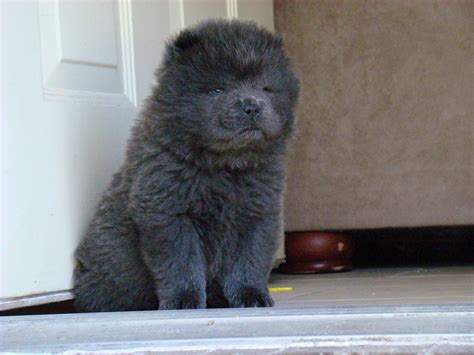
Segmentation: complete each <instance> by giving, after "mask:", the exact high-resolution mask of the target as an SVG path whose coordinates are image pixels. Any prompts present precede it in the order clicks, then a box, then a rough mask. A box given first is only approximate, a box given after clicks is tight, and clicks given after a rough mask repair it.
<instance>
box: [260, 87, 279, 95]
mask: <svg viewBox="0 0 474 355" xmlns="http://www.w3.org/2000/svg"><path fill="white" fill-rule="evenodd" d="M262 90H263V91H265V92H268V93H272V94H275V93H277V92H278V90H277V89H275V88H272V87H270V86H265V87H264V88H263V89H262Z"/></svg>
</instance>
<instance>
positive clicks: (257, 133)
mask: <svg viewBox="0 0 474 355" xmlns="http://www.w3.org/2000/svg"><path fill="white" fill-rule="evenodd" d="M239 136H242V137H244V138H246V139H249V140H260V139H264V138H265V134H264V132H263V131H262V130H261V129H259V128H256V127H248V128H245V129H242V130H241V131H240V132H239Z"/></svg>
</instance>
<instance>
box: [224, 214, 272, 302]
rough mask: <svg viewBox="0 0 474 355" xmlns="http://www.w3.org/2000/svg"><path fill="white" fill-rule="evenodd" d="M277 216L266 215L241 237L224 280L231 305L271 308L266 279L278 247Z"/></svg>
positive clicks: (225, 290)
mask: <svg viewBox="0 0 474 355" xmlns="http://www.w3.org/2000/svg"><path fill="white" fill-rule="evenodd" d="M278 231H279V219H278V218H273V219H272V218H268V219H266V220H264V221H261V222H259V223H258V224H257V225H256V226H255V228H253V230H252V231H251V232H250V233H248V234H246V235H243V236H242V237H241V239H240V240H239V249H238V252H237V256H236V260H235V262H234V263H233V265H231V267H230V270H229V273H228V275H226V277H225V280H224V295H225V296H226V298H227V300H228V301H229V304H230V306H231V307H272V306H273V299H272V298H271V296H270V294H269V293H268V287H267V281H268V275H269V273H270V270H271V266H272V261H273V256H274V254H275V251H276V249H277V246H278V241H279V238H278Z"/></svg>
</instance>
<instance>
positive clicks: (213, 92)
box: [209, 88, 224, 96]
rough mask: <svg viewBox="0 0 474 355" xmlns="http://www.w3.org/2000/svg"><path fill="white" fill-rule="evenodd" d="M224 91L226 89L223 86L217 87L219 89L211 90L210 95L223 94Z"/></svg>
mask: <svg viewBox="0 0 474 355" xmlns="http://www.w3.org/2000/svg"><path fill="white" fill-rule="evenodd" d="M223 93H224V89H221V88H217V89H213V90H211V91H209V95H211V96H219V95H222V94H223Z"/></svg>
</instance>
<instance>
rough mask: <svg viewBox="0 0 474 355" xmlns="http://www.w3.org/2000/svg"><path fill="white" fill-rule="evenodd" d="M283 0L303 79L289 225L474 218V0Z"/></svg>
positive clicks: (279, 23)
mask: <svg viewBox="0 0 474 355" xmlns="http://www.w3.org/2000/svg"><path fill="white" fill-rule="evenodd" d="M274 6H275V9H274V11H275V27H276V30H277V31H279V32H282V33H283V34H284V37H285V42H286V46H287V48H288V50H289V53H290V55H291V57H292V59H293V60H294V63H295V65H296V68H297V71H298V72H299V74H300V76H301V79H302V97H301V102H300V107H299V114H298V117H299V118H298V119H299V122H298V124H299V132H298V133H297V136H296V137H295V140H294V143H293V149H292V154H291V156H290V160H289V176H288V191H287V195H286V201H285V221H286V229H287V230H308V229H324V228H360V227H364V228H367V227H388V226H424V225H456V224H474V123H473V120H474V114H473V112H474V105H473V97H474V89H473V82H474V74H473V73H474V53H473V52H474V44H473V40H474V39H473V36H474V35H473V33H474V28H473V27H474V26H473V24H474V1H471V0H464V1H459V0H449V1H448V0H444V1H432V0H430V1H428V0H413V1H408V0H364V1H362V0H327V1H319V0H318V1H291V0H275V1H274Z"/></svg>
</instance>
